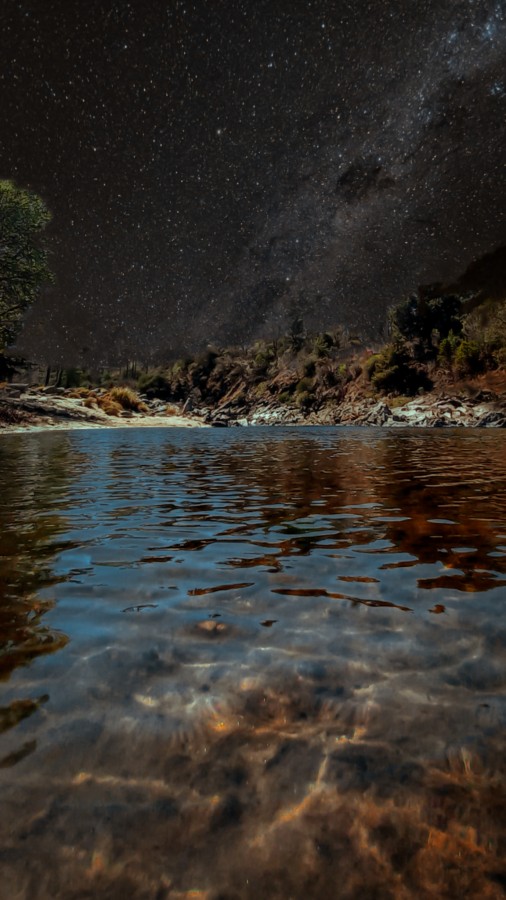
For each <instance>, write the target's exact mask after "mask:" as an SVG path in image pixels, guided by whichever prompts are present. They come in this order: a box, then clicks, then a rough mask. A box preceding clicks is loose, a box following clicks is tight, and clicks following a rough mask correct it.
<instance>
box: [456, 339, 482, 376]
mask: <svg viewBox="0 0 506 900" xmlns="http://www.w3.org/2000/svg"><path fill="white" fill-rule="evenodd" d="M455 369H456V370H457V372H458V374H459V375H477V374H478V373H479V372H481V371H482V370H483V360H482V356H481V351H480V348H479V346H478V344H477V343H476V341H468V340H467V339H464V340H463V341H461V342H460V344H459V346H458V347H457V349H456V351H455Z"/></svg>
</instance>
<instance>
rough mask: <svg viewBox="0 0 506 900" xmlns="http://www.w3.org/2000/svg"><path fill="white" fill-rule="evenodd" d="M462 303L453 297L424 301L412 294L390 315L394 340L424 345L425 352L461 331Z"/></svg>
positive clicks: (437, 297) (436, 297)
mask: <svg viewBox="0 0 506 900" xmlns="http://www.w3.org/2000/svg"><path fill="white" fill-rule="evenodd" d="M461 316H462V299H461V298H460V297H458V296H456V295H454V294H448V295H446V296H433V297H430V296H429V297H425V296H423V295H417V294H413V295H411V297H409V298H408V299H407V300H405V301H404V302H403V303H400V304H399V305H398V306H395V307H394V308H393V309H391V310H390V312H389V321H390V329H391V332H392V336H393V338H394V340H404V341H412V342H419V343H421V344H422V345H423V346H424V347H425V348H426V349H430V348H431V347H432V346H433V345H434V337H435V336H437V340H442V339H444V338H446V337H447V336H448V335H449V333H450V332H451V331H452V332H453V333H454V334H460V332H461V331H462V318H461Z"/></svg>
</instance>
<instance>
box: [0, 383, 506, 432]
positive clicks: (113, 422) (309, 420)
mask: <svg viewBox="0 0 506 900" xmlns="http://www.w3.org/2000/svg"><path fill="white" fill-rule="evenodd" d="M141 399H142V402H143V407H144V409H143V411H142V412H139V411H132V410H122V411H121V413H120V414H119V415H117V416H111V415H109V414H107V413H106V412H104V411H103V410H102V409H100V408H98V407H93V408H89V407H87V406H86V405H85V403H84V401H83V399H82V398H79V397H76V396H75V395H73V394H72V391H68V390H66V389H64V388H49V389H43V388H31V387H29V386H25V385H7V386H4V387H3V389H2V390H0V431H3V432H6V431H7V432H12V431H25V430H34V429H37V430H40V429H41V428H54V427H60V428H62V427H63V428H103V427H132V426H134V427H136V426H137V427H138V426H152V427H167V426H171V427H199V426H200V427H202V426H204V427H206V426H211V427H221V428H227V427H234V426H243V427H244V426H256V425H347V426H373V427H386V428H406V427H417V428H447V427H466V428H506V397H504V396H503V395H502V394H496V393H494V392H490V391H478V392H477V393H475V394H474V396H465V395H462V394H461V395H452V394H450V393H449V392H439V393H437V394H435V393H430V394H426V395H423V396H420V397H416V398H412V399H407V398H381V399H375V398H371V397H364V396H354V397H344V398H343V399H342V400H341V401H340V402H338V401H331V402H329V403H327V404H324V405H322V406H321V407H320V408H319V409H308V410H304V411H301V410H297V409H294V408H293V407H291V406H287V405H283V404H281V403H280V402H279V401H278V400H277V399H276V398H273V399H272V400H271V401H269V402H263V403H257V404H254V405H252V406H250V407H245V406H244V405H242V406H241V405H239V404H237V403H234V402H233V401H229V402H226V401H225V402H221V403H220V402H218V403H217V404H216V405H215V406H214V407H209V406H198V405H192V404H189V403H186V404H184V405H183V404H172V403H170V404H169V403H166V402H164V401H161V400H157V399H148V398H146V397H141Z"/></svg>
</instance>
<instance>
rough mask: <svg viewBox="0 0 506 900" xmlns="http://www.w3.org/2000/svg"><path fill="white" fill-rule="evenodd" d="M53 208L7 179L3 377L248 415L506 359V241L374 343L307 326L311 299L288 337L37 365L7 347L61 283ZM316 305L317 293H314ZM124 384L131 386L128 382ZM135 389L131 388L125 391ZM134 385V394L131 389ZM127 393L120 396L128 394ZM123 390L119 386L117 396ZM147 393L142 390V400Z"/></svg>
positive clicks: (408, 309) (415, 301) (0, 222)
mask: <svg viewBox="0 0 506 900" xmlns="http://www.w3.org/2000/svg"><path fill="white" fill-rule="evenodd" d="M49 220H50V215H49V213H48V211H47V209H46V207H45V206H44V203H43V201H42V200H41V199H40V198H38V197H37V196H36V195H34V194H32V193H31V192H29V191H25V190H22V189H19V188H17V187H16V186H15V185H14V184H13V183H12V182H10V181H0V381H3V382H9V381H11V380H12V379H13V377H16V375H17V376H18V378H19V377H21V378H22V377H23V376H25V380H27V381H32V382H33V380H34V378H35V379H36V380H38V381H39V383H41V384H43V385H45V386H46V387H53V388H66V389H69V390H70V389H74V390H75V389H79V388H83V389H85V388H87V389H88V390H89V391H90V390H92V389H93V388H97V387H101V388H103V389H106V390H107V391H109V393H108V394H107V397H106V398H105V399H104V396H103V393H104V392H102V394H100V393H99V394H98V395H96V394H95V395H93V393H91V394H90V396H89V397H88V398H87V401H86V402H87V403H90V404H93V403H96V404H97V405H100V406H103V404H104V403H105V404H106V405H108V406H109V407H110V412H111V414H114V412H116V413H117V412H118V410H119V409H123V410H128V409H141V410H142V405H141V406H140V407H139V405H138V404H139V402H140V401H139V398H138V394H137V393H135V394H133V393H132V390H134V391H136V392H139V393H140V394H142V395H144V396H145V397H146V398H147V399H148V400H153V399H158V400H160V401H164V402H167V401H173V402H180V403H184V404H186V408H187V409H191V408H192V407H200V408H202V407H207V408H210V409H212V408H216V407H218V408H226V409H228V410H229V411H230V413H232V414H234V413H237V414H239V413H240V412H241V411H244V412H246V411H248V410H250V409H252V408H254V407H258V406H262V405H275V404H277V405H279V406H284V407H288V408H292V409H293V410H294V411H296V412H297V413H298V414H302V415H305V414H306V413H307V412H309V411H315V410H316V411H317V410H318V409H320V408H322V407H323V406H327V405H329V404H339V403H340V402H341V401H342V400H343V399H344V398H345V396H349V395H350V394H353V395H355V396H359V395H361V396H366V397H367V396H370V397H375V396H378V397H380V396H385V395H386V396H390V397H396V396H398V397H414V396H416V395H418V394H422V393H425V392H427V391H431V390H432V389H433V388H434V387H438V386H440V385H442V384H446V385H448V384H451V383H452V382H455V381H457V380H459V379H460V380H462V379H466V378H470V379H472V378H473V377H476V376H478V375H480V373H483V372H486V371H489V370H493V369H504V368H505V367H506V247H501V248H499V249H497V250H496V251H495V252H494V253H491V254H489V255H487V256H484V257H483V258H482V259H480V260H478V261H477V262H475V263H473V264H472V265H471V266H470V267H469V268H468V270H467V271H466V273H465V274H464V275H463V276H462V278H461V279H460V280H459V281H458V282H456V283H455V284H453V285H449V286H444V285H442V284H433V285H429V286H425V287H421V288H419V289H418V291H417V292H416V293H415V294H412V295H411V296H410V297H408V298H407V299H406V300H404V301H403V302H401V303H399V304H398V305H396V306H393V307H392V308H391V309H390V311H389V314H388V322H387V334H388V339H387V342H386V343H385V344H384V345H383V346H381V347H367V346H366V345H365V344H364V343H363V342H362V341H361V340H360V338H358V337H357V336H353V335H350V334H348V333H346V332H345V331H344V330H343V329H342V328H341V327H340V326H335V327H333V328H329V329H328V330H327V331H325V332H322V333H318V334H315V333H308V332H307V331H306V329H305V327H304V313H305V307H304V303H305V302H306V301H305V300H304V298H303V297H301V298H300V302H299V303H298V304H296V305H295V307H294V310H296V311H294V313H293V316H292V321H291V324H290V325H289V327H288V328H287V330H286V334H285V335H283V336H278V337H276V338H275V339H270V340H268V339H264V340H257V341H256V342H255V343H254V344H253V345H252V346H250V347H249V348H245V347H244V346H242V347H240V348H239V347H226V348H223V347H211V346H208V347H207V348H206V349H205V350H203V351H200V352H198V353H196V354H194V355H187V356H184V357H182V358H181V359H178V360H176V361H172V362H170V363H167V364H165V365H161V366H159V367H158V368H155V369H147V368H146V367H143V366H142V364H141V362H139V361H137V362H132V361H129V362H128V363H127V365H126V368H124V369H123V370H122V371H120V370H116V371H114V370H113V371H104V370H103V369H102V370H95V371H86V370H84V369H83V368H78V367H75V366H71V367H67V368H63V367H61V366H59V367H57V368H54V367H53V366H51V365H49V366H46V367H45V368H44V369H39V370H38V371H37V370H36V371H35V372H34V371H33V369H30V367H29V366H28V367H27V366H25V365H24V364H22V361H21V360H19V359H18V360H16V359H14V358H13V357H12V356H9V355H8V353H7V348H8V347H9V345H12V343H13V342H14V341H15V339H16V336H17V334H18V332H19V330H20V327H21V324H22V319H23V315H24V313H25V311H26V310H27V309H28V308H29V306H30V305H31V304H32V303H33V302H34V301H35V300H36V299H37V297H38V295H39V294H40V291H41V289H42V288H43V286H44V284H45V283H47V282H49V281H51V273H50V270H49V267H48V260H47V253H46V251H45V250H44V247H43V245H41V244H40V236H41V232H42V231H43V229H44V228H45V226H46V225H47V224H48V222H49ZM306 305H307V302H306ZM122 390H123V393H121V391H122ZM125 390H126V393H125ZM128 390H130V395H129V394H128ZM118 391H119V393H118ZM115 392H116V393H115ZM132 398H136V399H132Z"/></svg>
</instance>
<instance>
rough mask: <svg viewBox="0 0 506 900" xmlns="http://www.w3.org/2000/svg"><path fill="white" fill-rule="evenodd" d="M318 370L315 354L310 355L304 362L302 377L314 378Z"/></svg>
mask: <svg viewBox="0 0 506 900" xmlns="http://www.w3.org/2000/svg"><path fill="white" fill-rule="evenodd" d="M315 372H316V360H315V358H314V357H313V356H308V358H307V359H305V360H303V362H302V377H303V378H314V374H315Z"/></svg>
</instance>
